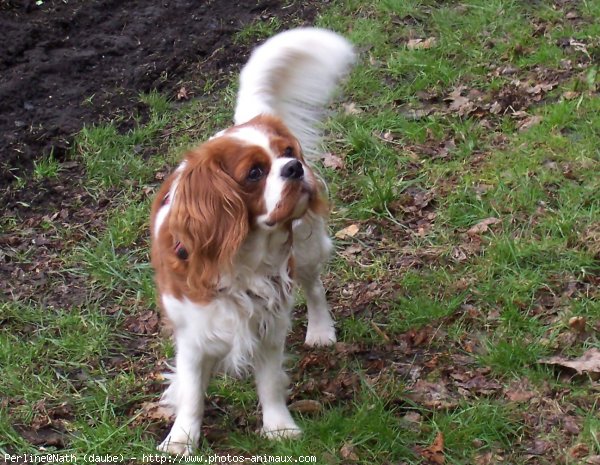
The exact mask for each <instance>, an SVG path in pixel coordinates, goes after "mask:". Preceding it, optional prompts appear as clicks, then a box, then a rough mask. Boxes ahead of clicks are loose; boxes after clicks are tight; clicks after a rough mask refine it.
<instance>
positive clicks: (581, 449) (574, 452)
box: [569, 443, 590, 459]
mask: <svg viewBox="0 0 600 465" xmlns="http://www.w3.org/2000/svg"><path fill="white" fill-rule="evenodd" d="M589 453H590V448H589V447H588V445H587V444H583V443H579V444H576V445H574V446H573V447H571V449H569V455H570V456H571V457H575V458H576V459H580V458H583V457H585V456H586V455H588V454H589Z"/></svg>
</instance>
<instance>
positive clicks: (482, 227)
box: [467, 217, 501, 236]
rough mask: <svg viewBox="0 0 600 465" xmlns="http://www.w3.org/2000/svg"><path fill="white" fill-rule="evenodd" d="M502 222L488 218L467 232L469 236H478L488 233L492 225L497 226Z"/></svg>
mask: <svg viewBox="0 0 600 465" xmlns="http://www.w3.org/2000/svg"><path fill="white" fill-rule="evenodd" d="M500 222H501V220H500V219H498V218H494V217H491V218H486V219H485V220H481V221H480V222H479V223H477V224H476V225H475V226H473V227H471V228H470V229H469V230H468V231H467V234H468V235H469V236H478V235H479V234H482V233H484V232H487V231H488V230H489V229H490V226H491V225H493V224H497V223H500Z"/></svg>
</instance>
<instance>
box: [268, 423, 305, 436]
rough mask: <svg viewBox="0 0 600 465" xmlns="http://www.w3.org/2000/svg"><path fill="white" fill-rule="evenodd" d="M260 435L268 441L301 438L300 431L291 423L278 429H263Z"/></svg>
mask: <svg viewBox="0 0 600 465" xmlns="http://www.w3.org/2000/svg"><path fill="white" fill-rule="evenodd" d="M262 434H263V436H265V437H266V438H268V439H276V440H277V439H288V438H289V439H293V438H298V437H300V436H302V430H301V429H300V428H299V427H298V426H297V425H296V424H295V423H293V424H291V425H285V426H281V427H278V428H263V429H262Z"/></svg>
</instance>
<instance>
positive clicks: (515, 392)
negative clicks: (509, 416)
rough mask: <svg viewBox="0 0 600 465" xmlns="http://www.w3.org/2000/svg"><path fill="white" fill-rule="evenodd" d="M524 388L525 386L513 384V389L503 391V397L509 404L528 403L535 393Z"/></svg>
mask: <svg viewBox="0 0 600 465" xmlns="http://www.w3.org/2000/svg"><path fill="white" fill-rule="evenodd" d="M526 387H527V385H524V384H521V383H515V387H514V388H509V389H507V390H506V391H504V395H505V396H506V398H507V399H508V400H510V401H511V402H529V401H530V400H531V399H533V398H534V397H535V396H536V394H537V393H536V392H534V391H530V390H528V389H527V388H526Z"/></svg>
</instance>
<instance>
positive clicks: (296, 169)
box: [281, 160, 304, 179]
mask: <svg viewBox="0 0 600 465" xmlns="http://www.w3.org/2000/svg"><path fill="white" fill-rule="evenodd" d="M281 176H282V177H283V178H285V179H302V177H303V176H304V168H302V163H300V162H299V161H298V160H292V161H289V162H287V163H286V164H285V165H283V168H281Z"/></svg>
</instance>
